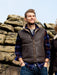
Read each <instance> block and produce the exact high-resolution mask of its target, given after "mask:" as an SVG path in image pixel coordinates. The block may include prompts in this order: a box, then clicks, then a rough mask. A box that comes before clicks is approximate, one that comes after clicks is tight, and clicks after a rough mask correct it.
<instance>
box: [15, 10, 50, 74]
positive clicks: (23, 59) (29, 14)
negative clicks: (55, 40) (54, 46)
mask: <svg viewBox="0 0 57 75" xmlns="http://www.w3.org/2000/svg"><path fill="white" fill-rule="evenodd" d="M25 21H26V22H27V24H26V25H25V28H24V29H23V30H21V31H19V32H18V36H17V40H16V45H15V54H16V58H17V59H18V60H19V62H20V66H21V72H20V75H48V73H47V65H48V62H49V58H50V43H49V36H48V35H47V32H46V31H45V29H44V28H39V27H38V26H37V24H36V23H35V21H36V13H35V11H34V10H33V9H29V10H27V11H26V12H25Z"/></svg>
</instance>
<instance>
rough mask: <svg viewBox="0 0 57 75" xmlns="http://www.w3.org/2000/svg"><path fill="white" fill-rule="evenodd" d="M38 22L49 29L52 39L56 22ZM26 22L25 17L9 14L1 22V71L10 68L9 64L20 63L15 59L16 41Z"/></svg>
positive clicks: (40, 25) (15, 64)
mask: <svg viewBox="0 0 57 75" xmlns="http://www.w3.org/2000/svg"><path fill="white" fill-rule="evenodd" d="M36 23H37V24H38V26H39V27H43V28H45V29H46V30H47V33H48V34H49V36H50V40H51V39H52V38H53V37H54V35H55V34H56V33H55V30H54V26H55V25H54V24H52V23H49V24H47V23H44V25H42V24H41V23H40V22H39V21H36ZM25 24H26V22H25V21H24V17H21V16H18V15H8V17H7V19H6V21H5V22H4V23H0V73H1V72H3V71H4V70H5V69H4V68H8V67H9V65H14V66H17V65H19V62H18V61H15V57H16V56H15V43H16V37H17V33H18V31H19V30H22V29H23V27H25ZM2 65H3V68H2Z"/></svg>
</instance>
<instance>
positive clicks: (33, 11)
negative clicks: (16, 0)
mask: <svg viewBox="0 0 57 75" xmlns="http://www.w3.org/2000/svg"><path fill="white" fill-rule="evenodd" d="M29 12H31V13H34V14H35V16H36V13H35V10H34V9H29V10H27V11H26V12H25V18H26V17H27V13H29Z"/></svg>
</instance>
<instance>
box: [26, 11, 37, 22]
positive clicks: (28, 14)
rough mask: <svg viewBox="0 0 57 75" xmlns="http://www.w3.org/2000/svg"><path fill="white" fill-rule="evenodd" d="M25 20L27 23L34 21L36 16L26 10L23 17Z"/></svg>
mask: <svg viewBox="0 0 57 75" xmlns="http://www.w3.org/2000/svg"><path fill="white" fill-rule="evenodd" d="M25 20H26V22H28V23H35V21H36V16H35V14H34V13H31V12H28V13H27V17H26V18H25Z"/></svg>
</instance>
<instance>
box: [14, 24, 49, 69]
mask: <svg viewBox="0 0 57 75" xmlns="http://www.w3.org/2000/svg"><path fill="white" fill-rule="evenodd" d="M35 25H36V28H39V27H38V26H37V24H35ZM25 28H27V29H28V27H27V25H26V27H25ZM31 34H32V33H31ZM33 36H34V31H33V34H32V37H33ZM44 48H45V54H46V56H45V57H46V58H49V59H50V41H49V36H48V34H47V32H46V31H45V36H44ZM15 54H16V58H15V60H18V58H20V57H21V58H22V48H21V39H20V37H19V35H18V36H17V39H16V45H15ZM36 64H37V66H38V67H39V68H42V67H43V65H44V62H43V63H36ZM25 65H26V66H27V67H29V68H30V69H32V68H33V67H34V64H28V63H26V62H25Z"/></svg>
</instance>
